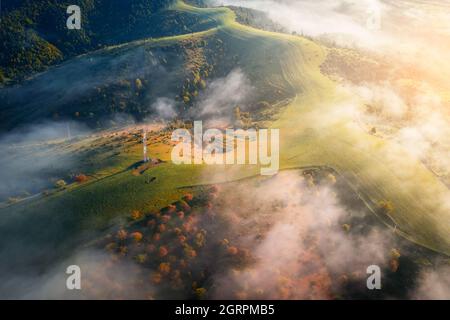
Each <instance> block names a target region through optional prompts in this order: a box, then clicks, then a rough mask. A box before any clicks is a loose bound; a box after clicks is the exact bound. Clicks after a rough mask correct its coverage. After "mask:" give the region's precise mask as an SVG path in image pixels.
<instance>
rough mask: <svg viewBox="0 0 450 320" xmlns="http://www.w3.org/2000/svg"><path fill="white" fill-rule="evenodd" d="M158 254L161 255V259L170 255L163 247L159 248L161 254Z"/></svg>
mask: <svg viewBox="0 0 450 320" xmlns="http://www.w3.org/2000/svg"><path fill="white" fill-rule="evenodd" d="M158 253H159V256H160V257H165V256H167V254H168V253H169V250H167V248H166V247H164V246H161V247H159V252H158Z"/></svg>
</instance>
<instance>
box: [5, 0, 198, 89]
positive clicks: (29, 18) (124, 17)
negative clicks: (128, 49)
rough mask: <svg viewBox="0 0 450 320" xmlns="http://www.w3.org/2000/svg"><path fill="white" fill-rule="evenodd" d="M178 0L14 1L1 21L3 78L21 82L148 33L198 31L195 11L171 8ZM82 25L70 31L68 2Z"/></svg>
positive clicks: (7, 4) (162, 33)
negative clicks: (77, 8)
mask: <svg viewBox="0 0 450 320" xmlns="http://www.w3.org/2000/svg"><path fill="white" fill-rule="evenodd" d="M173 2H174V0H152V1H148V0H128V1H124V0H76V1H74V0H70V1H66V0H10V1H7V2H5V3H4V4H3V7H2V9H3V12H2V19H1V23H0V83H5V82H12V83H14V82H16V81H20V80H22V79H24V78H26V77H27V76H29V75H31V74H33V73H35V72H40V71H43V70H45V69H46V68H47V67H48V66H50V65H53V64H55V63H59V62H61V61H64V60H66V59H68V58H71V57H73V56H76V55H79V54H82V53H86V52H89V51H91V50H94V49H98V48H102V47H104V46H108V45H114V44H118V43H122V42H127V41H132V40H136V39H140V38H146V37H160V36H167V35H174V34H180V33H188V32H194V31H196V30H193V29H192V28H193V27H192V26H195V25H196V22H197V21H195V19H197V18H196V17H195V16H192V15H187V14H180V13H179V12H178V13H175V12H174V11H172V10H170V5H171V4H172V3H173ZM72 4H76V5H79V6H80V8H81V11H82V29H81V30H68V29H67V27H66V20H67V18H68V15H67V13H66V10H67V7H68V6H69V5H72Z"/></svg>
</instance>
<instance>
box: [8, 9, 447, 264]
mask: <svg viewBox="0 0 450 320" xmlns="http://www.w3.org/2000/svg"><path fill="white" fill-rule="evenodd" d="M171 10H173V12H176V14H180V15H183V16H188V17H191V18H190V19H191V21H196V22H197V23H198V24H197V23H196V24H195V27H191V30H195V32H189V33H185V34H181V35H176V36H172V35H167V36H165V37H161V38H157V39H154V38H149V39H142V40H136V41H132V42H129V43H123V44H119V45H114V46H110V47H108V48H104V49H101V50H98V51H95V52H92V53H88V54H85V55H81V56H78V57H76V58H74V59H71V60H69V61H67V62H65V63H63V64H61V65H59V66H56V67H52V68H50V69H49V70H48V71H46V72H45V73H42V74H39V75H37V76H35V77H34V78H33V79H30V80H28V81H26V82H24V83H23V84H22V85H21V86H18V87H13V88H8V89H3V90H2V92H1V93H0V95H1V100H2V101H3V102H4V105H2V108H1V111H0V112H1V116H2V119H6V121H5V122H3V121H2V129H3V130H11V129H12V128H15V127H17V126H18V125H20V124H23V123H26V122H29V121H31V120H35V119H45V118H48V117H52V116H54V115H55V114H57V115H58V116H59V117H61V118H69V117H72V116H73V115H74V114H75V113H76V112H79V113H80V115H79V116H78V117H80V118H81V119H83V120H86V122H89V121H92V123H93V124H96V123H97V122H98V121H99V119H100V118H101V117H103V116H105V115H108V114H113V112H111V113H108V112H106V111H105V106H106V108H113V106H115V105H117V108H119V107H120V99H123V100H126V101H128V102H127V103H131V104H132V105H126V106H125V109H124V110H127V109H128V108H129V109H128V110H129V113H131V114H133V115H135V116H136V117H137V118H138V119H139V117H140V118H141V119H143V118H144V117H145V116H147V115H149V114H150V110H148V109H145V107H142V106H146V105H151V103H152V101H153V100H152V99H154V98H156V97H161V96H170V97H171V98H173V99H175V100H176V101H177V102H178V111H179V112H180V113H183V112H186V111H187V110H190V109H192V108H194V110H195V96H194V95H192V94H191V93H192V92H193V91H195V90H196V89H198V90H201V89H202V88H201V87H200V86H198V87H197V85H198V83H200V82H198V83H197V84H195V85H193V84H192V82H193V81H192V80H193V79H194V78H195V77H196V76H197V75H200V77H201V78H202V79H205V80H208V79H209V78H211V79H212V78H214V77H221V76H224V75H226V74H228V73H229V72H230V71H232V70H233V69H234V68H236V67H239V68H241V69H242V70H243V72H244V73H245V74H247V75H248V77H249V79H250V80H251V82H252V85H253V86H254V87H255V88H256V90H257V95H256V97H255V99H254V100H255V101H254V102H255V104H256V105H257V103H258V102H259V101H268V102H269V103H270V104H272V105H274V104H277V102H280V101H289V102H288V103H287V105H286V106H285V107H284V108H282V109H281V110H280V111H279V112H278V114H277V115H276V116H275V117H274V118H270V119H268V118H266V119H263V120H264V124H269V125H270V127H272V128H279V129H280V131H281V137H280V141H281V150H280V154H281V169H282V170H287V169H293V168H304V167H310V166H325V167H329V168H332V169H334V170H335V171H336V172H337V173H339V174H340V175H341V176H342V177H344V178H345V179H346V180H347V181H348V183H349V184H350V185H351V186H352V187H353V189H354V191H355V193H356V194H357V195H358V196H359V198H360V199H361V200H362V201H364V202H365V204H366V205H367V206H368V207H369V208H370V209H371V210H372V211H373V213H374V214H375V215H377V216H378V217H379V218H380V219H381V221H383V222H384V223H385V224H386V225H387V226H389V227H391V228H392V229H393V230H394V232H396V233H397V234H399V235H401V236H403V237H405V238H407V239H409V240H411V241H413V242H415V243H417V244H420V245H421V246H424V247H426V248H429V249H432V250H434V251H437V252H440V253H442V254H445V255H450V210H449V207H448V203H446V202H445V201H446V199H449V190H448V188H447V187H446V186H445V185H444V184H442V183H441V182H440V181H439V180H438V178H436V177H435V176H434V175H433V174H432V173H431V172H430V171H429V170H428V169H427V168H426V167H425V166H424V165H423V164H421V163H420V162H419V161H418V160H416V159H414V158H413V157H411V155H409V154H408V153H407V152H405V150H403V149H402V148H401V147H400V146H398V145H396V144H394V143H392V142H389V141H385V140H383V139H380V138H377V137H374V136H372V135H369V134H368V133H367V132H364V131H363V130H362V129H361V128H360V127H358V126H357V125H355V124H354V123H353V121H352V118H351V117H350V116H349V115H348V114H347V113H346V112H345V110H346V109H345V104H346V101H347V98H348V97H347V96H346V95H345V94H344V93H342V91H340V90H339V85H338V84H337V83H336V82H334V81H332V80H331V79H329V78H328V77H327V76H325V75H324V74H323V73H322V72H321V65H322V64H323V62H324V61H325V59H326V56H327V54H328V49H327V48H326V47H323V46H321V45H319V44H317V43H314V42H313V41H311V40H308V39H306V38H303V37H299V36H291V35H287V34H280V33H275V32H268V31H263V30H259V29H255V28H252V27H249V26H244V25H241V24H239V23H238V22H236V20H235V14H234V13H233V11H231V10H230V9H228V8H196V7H193V6H190V5H187V4H185V3H183V2H181V1H178V2H177V3H176V4H174V6H173V7H172V9H171ZM161 65H162V66H163V68H160V66H161ZM158 72H159V73H158ZM186 77H188V80H186ZM189 77H192V78H189ZM62 79H64V81H63V80H62ZM136 79H139V80H140V81H141V83H142V85H143V88H144V89H142V88H137V87H138V86H137V85H136ZM141 90H142V91H141ZM187 94H189V95H188V96H189V97H193V96H194V98H193V99H192V100H190V99H189V101H187V100H186V99H183V97H184V96H186V95H187ZM30 96H32V97H33V99H32V100H29V97H30ZM102 96H103V97H104V100H99V97H102ZM130 101H131V102H130ZM133 103H134V104H133ZM18 105H21V107H20V108H18V107H17V106H18ZM43 106H44V107H43ZM115 110H120V108H119V109H113V110H112V111H115ZM264 111H267V110H255V111H254V112H255V114H258V113H260V114H264ZM89 119H91V120H89ZM166 134H167V133H166ZM104 139H105V142H104V143H105V144H108V143H111V141H110V140H108V139H111V137H109V138H104ZM138 141H139V137H137V138H136V137H135V138H134V142H135V143H138ZM83 143H86V144H87V143H88V142H87V141H84V142H83V141H82V142H81V145H83ZM89 143H90V142H89ZM69 145H70V143H69ZM93 148H95V146H94V147H93ZM153 148H154V149H152V147H151V148H150V152H154V153H155V154H156V153H157V152H158V157H160V158H161V159H163V160H168V151H169V150H170V145H169V144H168V143H166V144H164V143H162V144H158V148H159V149H158V148H157V147H156V146H153ZM161 148H162V150H161ZM129 150H130V151H129V152H130V153H129V154H127V156H126V157H124V158H121V161H120V162H117V163H115V165H116V167H117V168H116V170H115V171H114V173H113V174H110V175H107V174H106V175H105V176H104V177H102V178H101V179H98V180H95V181H91V182H89V183H88V184H85V185H81V186H73V187H70V188H68V189H66V190H63V191H60V192H56V193H54V194H52V195H50V196H48V197H38V198H36V199H31V200H29V201H23V202H19V203H17V204H14V205H12V206H8V207H7V208H3V209H0V212H1V216H2V219H1V221H0V246H2V247H1V249H2V251H3V252H5V253H4V255H5V254H6V255H7V256H8V257H9V258H8V261H9V263H10V264H11V265H16V264H17V263H18V262H24V261H35V262H38V261H42V260H43V257H45V259H56V258H61V253H62V252H65V253H67V254H68V252H70V250H72V249H73V248H75V247H76V246H78V245H79V244H80V243H85V242H87V241H88V240H91V239H92V234H90V236H89V237H87V238H85V235H86V234H89V232H92V231H93V232H98V234H101V232H103V231H105V230H107V229H108V228H109V227H111V226H112V225H114V224H115V223H118V222H121V221H122V220H121V219H124V218H125V217H127V216H128V215H129V214H130V212H131V211H133V210H141V211H143V212H152V211H155V210H159V209H161V208H163V207H165V206H167V205H169V204H170V203H172V202H174V201H176V200H177V199H179V198H180V197H181V196H182V195H183V194H184V192H186V190H191V189H192V188H193V186H199V185H210V184H215V183H222V182H230V181H235V180H239V179H242V178H246V177H252V176H255V175H256V174H257V172H258V171H257V170H258V168H255V167H246V166H245V167H235V166H232V167H203V166H175V165H173V164H172V163H171V162H170V161H167V162H164V163H162V164H160V165H158V166H156V167H153V168H150V169H148V170H146V171H145V172H144V173H143V174H140V175H134V174H133V169H132V166H133V165H134V164H136V163H137V162H138V161H139V158H140V147H139V146H138V145H137V146H136V145H135V146H134V147H131V146H130V148H129ZM101 169H102V168H99V169H98V170H99V171H101ZM103 169H104V168H103ZM149 177H153V178H156V180H155V181H156V182H155V183H153V184H148V183H146V182H147V181H148V178H149ZM211 177H212V178H211ZM440 199H442V200H440ZM387 202H389V203H391V204H392V208H393V209H391V210H384V207H383V205H382V204H383V203H387ZM25 229H26V230H27V232H26V233H25V234H24V233H23V232H22V230H25ZM8 243H14V244H15V246H14V248H13V249H11V248H8V246H7V244H8ZM42 248H46V250H43V249H42ZM11 265H10V266H8V267H11Z"/></svg>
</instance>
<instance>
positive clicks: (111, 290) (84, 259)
mask: <svg viewBox="0 0 450 320" xmlns="http://www.w3.org/2000/svg"><path fill="white" fill-rule="evenodd" d="M70 265H77V266H79V267H80V269H81V290H68V289H67V286H66V280H67V277H68V276H69V275H67V274H66V269H67V267H68V266H70ZM143 277H144V275H143V274H142V270H141V269H140V267H139V266H138V265H136V264H135V263H134V262H133V261H127V260H120V261H113V260H112V259H111V257H110V256H109V255H108V254H106V253H104V252H101V251H98V250H95V249H85V250H81V251H79V252H77V253H75V254H74V255H72V256H71V257H70V258H68V259H66V260H64V261H63V262H60V263H57V264H56V265H54V266H52V267H51V268H50V269H49V270H47V271H46V272H43V273H41V274H36V273H33V274H31V273H30V274H20V275H19V274H14V273H12V274H8V275H7V276H6V277H1V278H0V280H1V281H2V283H1V285H0V289H1V290H0V298H7V299H32V300H42V299H45V300H48V299H50V300H55V299H57V300H60V299H63V300H83V299H91V300H95V299H114V300H118V299H128V300H133V299H142V298H151V297H152V296H153V294H154V293H155V291H156V290H155V288H153V287H152V285H151V284H150V282H149V281H143Z"/></svg>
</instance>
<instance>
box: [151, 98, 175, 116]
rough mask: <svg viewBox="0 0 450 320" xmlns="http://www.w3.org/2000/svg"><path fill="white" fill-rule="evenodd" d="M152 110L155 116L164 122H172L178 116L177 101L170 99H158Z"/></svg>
mask: <svg viewBox="0 0 450 320" xmlns="http://www.w3.org/2000/svg"><path fill="white" fill-rule="evenodd" d="M151 108H152V110H153V112H154V113H155V116H156V117H157V118H159V119H162V120H170V119H173V118H175V117H176V116H177V112H176V109H175V101H174V100H173V99H169V98H158V99H156V101H155V103H153V104H152V107H151Z"/></svg>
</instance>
